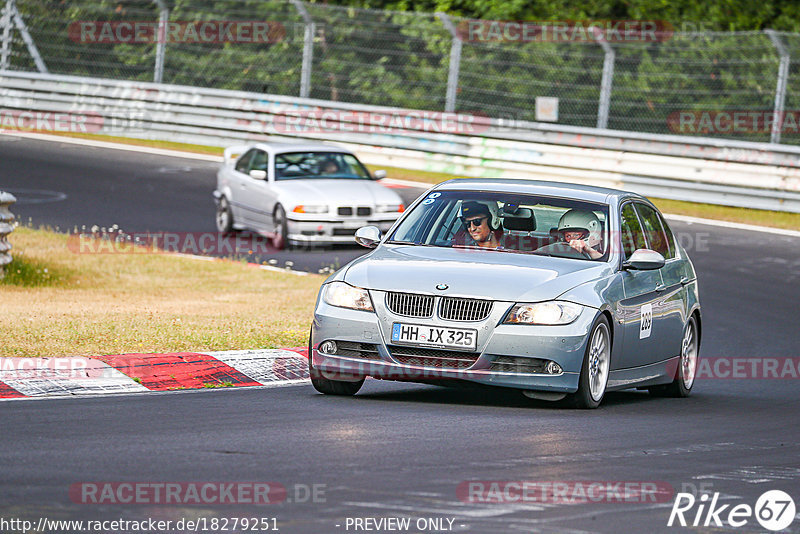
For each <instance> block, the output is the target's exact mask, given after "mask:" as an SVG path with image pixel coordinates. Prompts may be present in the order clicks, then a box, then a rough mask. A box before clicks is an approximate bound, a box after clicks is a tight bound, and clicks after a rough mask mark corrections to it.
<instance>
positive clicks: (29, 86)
mask: <svg viewBox="0 0 800 534" xmlns="http://www.w3.org/2000/svg"><path fill="white" fill-rule="evenodd" d="M0 96H2V100H0V102H2V104H1V105H2V107H0V114H5V115H4V117H2V119H3V120H0V129H2V128H9V127H12V128H13V127H22V128H28V129H34V130H44V131H48V130H56V131H58V130H59V129H60V130H66V131H70V130H76V131H81V130H84V131H88V132H89V133H92V132H94V133H100V134H110V135H120V136H125V137H134V138H142V139H155V140H169V141H181V142H187V143H193V144H201V145H211V146H225V145H230V144H241V143H242V142H253V141H259V140H273V141H298V140H313V141H333V142H336V143H338V144H340V145H343V146H345V147H347V148H350V149H351V150H353V151H355V152H356V153H357V154H358V155H359V156H360V157H361V158H362V159H363V160H364V161H365V162H366V163H370V164H375V165H387V166H394V167H403V168H407V169H412V170H425V171H436V172H444V173H452V174H458V175H465V176H474V177H514V178H538V179H543V180H560V181H570V182H578V183H587V184H597V185H606V186H613V187H619V188H623V189H630V190H633V191H637V192H640V193H642V194H645V195H649V196H658V197H662V198H670V199H677V200H691V201H696V202H707V203H713V204H723V205H732V206H744V207H751V208H761V209H771V210H781V211H792V212H800V147H793V146H787V145H772V144H766V143H751V142H742V141H730V140H720V139H710V138H702V137H686V136H658V135H650V134H638V133H633V132H621V131H611V130H598V129H591V128H576V127H568V126H561V127H559V126H554V125H552V124H548V125H543V124H540V123H532V122H521V121H513V120H509V119H502V120H501V119H490V118H488V117H484V116H481V114H480V113H475V114H469V113H461V114H446V115H445V116H443V114H441V113H432V112H418V111H413V110H402V109H394V108H387V107H379V106H359V105H354V104H346V103H339V102H330V101H320V100H312V99H300V98H295V97H286V96H276V95H265V94H258V93H246V92H241V91H225V90H219V89H205V88H197V87H186V86H174V85H163V84H153V83H146V82H130V81H117V80H105V79H94V78H78V77H71V76H57V75H49V74H35V73H20V72H10V71H3V72H0ZM25 112H29V114H28V115H24V113H25ZM37 113H38V115H37ZM424 113H429V116H432V117H433V119H432V120H428V121H427V122H426V120H410V121H409V120H406V121H404V120H403V119H408V118H409V117H420V116H421V115H420V114H424ZM48 114H50V115H48ZM55 114H60V115H59V117H60V121H59V120H56V119H55V118H54V117H55ZM298 118H299V120H298ZM319 118H324V119H325V120H324V121H321V120H316V119H319ZM398 120H399V121H400V124H401V126H400V127H398V126H397V124H398ZM445 124H446V127H443V125H445ZM387 125H388V126H387ZM393 125H394V126H393Z"/></svg>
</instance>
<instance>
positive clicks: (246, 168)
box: [236, 148, 256, 174]
mask: <svg viewBox="0 0 800 534" xmlns="http://www.w3.org/2000/svg"><path fill="white" fill-rule="evenodd" d="M255 152H256V149H255V148H251V149H250V150H248V151H247V152H245V153H244V156H242V157H241V158H239V161H237V162H236V170H237V171H239V172H243V173H244V174H247V173H248V172H250V160H251V159H253V154H255Z"/></svg>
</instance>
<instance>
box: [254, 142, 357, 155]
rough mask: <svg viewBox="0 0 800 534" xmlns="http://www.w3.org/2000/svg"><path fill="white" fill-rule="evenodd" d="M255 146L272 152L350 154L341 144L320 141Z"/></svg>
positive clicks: (258, 144) (271, 143)
mask: <svg viewBox="0 0 800 534" xmlns="http://www.w3.org/2000/svg"><path fill="white" fill-rule="evenodd" d="M255 146H256V148H260V149H261V150H266V151H268V152H272V153H274V154H285V153H286V152H344V153H345V154H352V152H350V151H349V150H347V149H346V148H344V147H341V146H335V145H323V144H322V143H279V142H269V143H256V145H255Z"/></svg>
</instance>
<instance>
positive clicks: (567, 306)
mask: <svg viewBox="0 0 800 534" xmlns="http://www.w3.org/2000/svg"><path fill="white" fill-rule="evenodd" d="M582 309H583V306H580V305H579V304H573V303H572V302H560V301H555V300H553V301H550V302H537V303H535V304H515V305H514V307H513V308H511V311H510V312H508V315H507V316H506V320H505V321H503V322H504V323H506V324H541V325H557V324H569V323H571V322H572V321H574V320H575V319H577V318H578V316H579V315H580V314H581V310H582Z"/></svg>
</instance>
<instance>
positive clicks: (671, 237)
mask: <svg viewBox="0 0 800 534" xmlns="http://www.w3.org/2000/svg"><path fill="white" fill-rule="evenodd" d="M658 220H659V221H661V227H662V228H664V233H665V234H667V243H668V244H669V256H667V255H665V256H664V258H665V259H671V258H674V257H675V256H677V254H678V247H677V246H676V245H675V234H673V233H672V229H670V227H669V225H668V224H667V221H666V220H665V219H664V216H663V215H661V214H660V213H659V214H658Z"/></svg>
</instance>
